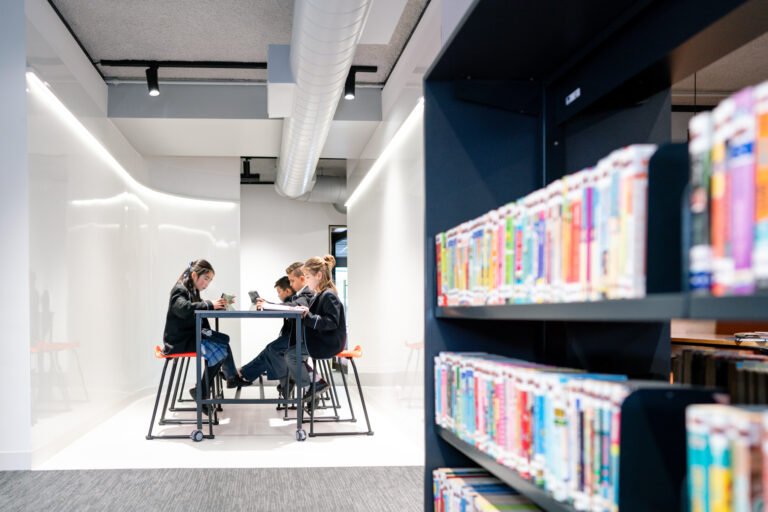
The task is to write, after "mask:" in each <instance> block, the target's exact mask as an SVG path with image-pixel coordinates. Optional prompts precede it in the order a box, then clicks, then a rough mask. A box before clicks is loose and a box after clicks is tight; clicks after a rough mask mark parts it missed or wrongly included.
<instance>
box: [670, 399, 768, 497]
mask: <svg viewBox="0 0 768 512" xmlns="http://www.w3.org/2000/svg"><path fill="white" fill-rule="evenodd" d="M685 422H686V438H687V443H686V450H687V457H686V459H687V465H688V468H687V472H688V495H689V505H690V508H689V510H690V511H691V512H707V511H719V510H723V511H726V510H744V511H752V510H764V508H763V505H764V503H768V481H767V480H766V479H768V410H767V409H766V408H765V407H760V408H758V407H754V406H753V407H734V406H727V405H713V404H710V405H691V406H688V407H687V408H686V411H685Z"/></svg>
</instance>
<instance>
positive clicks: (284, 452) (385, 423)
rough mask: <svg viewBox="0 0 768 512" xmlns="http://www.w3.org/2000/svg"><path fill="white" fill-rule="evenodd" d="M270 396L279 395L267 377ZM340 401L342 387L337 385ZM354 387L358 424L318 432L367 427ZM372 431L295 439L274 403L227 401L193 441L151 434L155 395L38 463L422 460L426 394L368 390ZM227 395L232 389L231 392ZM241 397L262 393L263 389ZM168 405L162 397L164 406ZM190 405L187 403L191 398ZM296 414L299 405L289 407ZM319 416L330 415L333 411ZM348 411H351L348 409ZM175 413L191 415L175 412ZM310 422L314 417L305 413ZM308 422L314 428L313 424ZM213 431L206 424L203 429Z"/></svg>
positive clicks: (181, 430)
mask: <svg viewBox="0 0 768 512" xmlns="http://www.w3.org/2000/svg"><path fill="white" fill-rule="evenodd" d="M265 390H266V393H267V396H268V397H269V396H273V397H274V396H276V392H275V390H274V385H273V383H266V382H265ZM337 390H338V393H339V397H340V400H341V403H342V404H345V403H346V397H345V395H344V388H343V387H341V386H339V387H338V388H337ZM350 391H351V393H352V399H353V405H354V410H355V416H356V417H357V418H358V421H357V422H356V423H349V422H345V423H321V424H316V425H317V430H318V431H323V432H325V431H333V430H350V429H360V430H365V419H364V417H363V411H362V407H361V406H360V403H359V400H356V396H357V391H356V389H350ZM363 392H364V393H365V400H366V405H367V407H368V414H369V417H370V420H371V428H372V430H373V431H374V435H373V436H365V435H363V436H333V437H312V438H308V439H307V440H306V441H304V442H298V441H296V440H295V432H296V421H295V420H293V421H284V420H283V416H282V415H283V411H276V410H275V406H274V405H245V404H243V405H241V404H238V405H225V406H224V412H223V413H220V425H218V426H214V434H215V436H216V437H215V439H206V440H203V441H202V442H199V443H195V442H192V441H191V440H186V439H179V440H176V439H174V440H168V439H155V440H151V441H148V440H146V439H145V435H146V433H147V429H148V427H149V419H150V416H151V413H152V406H153V404H154V395H152V396H146V397H143V398H141V399H138V400H136V401H134V402H133V403H131V404H130V405H129V406H127V407H126V408H125V409H123V410H122V411H120V412H119V413H117V414H116V415H114V416H113V417H111V418H109V419H108V420H106V421H105V422H103V423H101V424H99V425H97V426H96V427H95V428H93V429H92V430H91V431H90V432H88V433H86V434H85V435H83V436H82V437H81V438H79V439H77V440H76V441H74V442H73V443H71V444H70V445H68V446H67V447H66V448H64V449H63V450H61V451H60V452H58V453H56V454H55V455H53V456H52V457H50V458H49V459H47V460H45V461H43V462H40V463H38V464H36V467H34V468H33V469H42V470H53V469H110V468H166V467H178V468H211V467H214V468H215V467H226V468H236V467H313V466H411V465H413V466H421V465H423V464H424V441H423V435H424V420H423V414H424V411H423V392H422V390H421V389H420V388H415V387H407V388H403V387H379V386H370V387H365V388H363ZM226 395H227V397H231V396H232V395H233V390H227V393H226ZM242 396H243V397H253V398H257V397H258V387H253V388H245V389H244V390H243V394H242ZM160 405H161V406H162V401H161V404H160ZM185 405H188V404H185ZM290 412H295V411H290ZM319 414H324V415H327V414H329V412H328V411H322V412H321V413H319ZM341 415H342V417H349V416H348V410H347V409H346V408H345V409H344V410H342V412H341ZM169 417H179V418H181V417H192V413H189V412H187V413H172V415H171V416H169ZM307 421H308V418H307ZM194 428H195V427H194V426H193V425H181V426H164V427H158V426H156V427H155V430H154V431H153V434H183V435H187V434H189V433H190V432H191V431H192V430H193V429H194ZM304 428H305V429H306V431H307V432H309V424H308V423H307V424H305V425H304ZM204 431H205V432H206V433H207V426H206V427H205V428H204Z"/></svg>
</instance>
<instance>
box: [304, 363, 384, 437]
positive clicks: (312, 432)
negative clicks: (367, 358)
mask: <svg viewBox="0 0 768 512" xmlns="http://www.w3.org/2000/svg"><path fill="white" fill-rule="evenodd" d="M346 359H347V360H348V361H349V362H350V364H352V369H353V370H354V373H355V381H356V382H357V391H358V393H359V394H360V402H361V404H362V406H363V414H364V415H365V423H366V425H367V427H368V430H366V431H363V432H359V431H347V432H322V433H320V432H315V430H314V424H315V422H322V421H336V422H342V421H349V422H356V421H357V420H356V419H355V412H354V409H353V407H352V398H351V396H350V394H349V386H348V385H347V379H346V376H345V375H344V372H343V371H342V372H341V379H342V381H343V382H344V391H345V393H346V395H347V403H348V404H349V411H350V414H351V416H352V417H351V418H350V419H343V420H342V419H338V416H337V417H335V418H333V417H325V418H315V416H314V414H315V408H314V407H313V405H314V402H315V382H314V381H313V382H312V402H311V404H310V409H309V436H310V437H317V436H352V435H369V436H371V435H373V430H371V422H370V419H369V417H368V408H367V407H366V405H365V397H364V396H363V388H362V385H361V384H360V375H359V374H358V373H357V366H356V365H355V362H354V360H353V359H352V358H351V357H348V358H346ZM316 363H317V364H320V365H322V364H324V363H325V364H327V361H325V360H323V361H316ZM327 375H328V377H329V379H330V380H331V382H333V375H332V372H331V373H329V374H327ZM331 385H332V386H333V384H331ZM329 391H330V390H329ZM333 393H334V392H333V391H331V392H330V395H331V401H332V402H333V397H334V394H333ZM336 397H337V398H336V400H337V401H338V394H337V395H336Z"/></svg>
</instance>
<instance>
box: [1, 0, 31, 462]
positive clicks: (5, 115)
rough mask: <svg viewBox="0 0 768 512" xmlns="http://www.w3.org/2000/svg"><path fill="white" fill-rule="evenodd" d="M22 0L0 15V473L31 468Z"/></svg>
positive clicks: (14, 1)
mask: <svg viewBox="0 0 768 512" xmlns="http://www.w3.org/2000/svg"><path fill="white" fill-rule="evenodd" d="M24 28H25V27H24V1H23V0H10V1H6V2H4V3H3V7H2V16H0V76H1V77H2V78H3V79H2V80H0V112H2V116H0V155H3V163H2V165H0V205H2V206H1V207H0V240H2V250H1V251H0V269H2V270H1V271H0V272H1V273H2V280H3V290H2V294H0V310H2V311H3V335H2V337H0V350H2V354H3V356H2V358H0V388H2V389H3V394H2V399H0V405H2V409H3V411H4V412H5V414H3V419H2V422H0V469H28V468H29V464H30V432H29V418H30V405H29V397H30V382H29V348H28V342H29V308H28V307H27V305H28V304H29V259H28V258H29V175H28V173H27V134H26V130H25V125H26V118H27V113H26V109H25V107H24V87H25V86H24V70H25V67H26V43H25V35H24V33H25V30H24Z"/></svg>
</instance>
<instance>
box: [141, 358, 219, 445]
mask: <svg viewBox="0 0 768 512" xmlns="http://www.w3.org/2000/svg"><path fill="white" fill-rule="evenodd" d="M196 355H197V354H195V352H185V353H182V354H170V355H165V354H163V350H162V349H161V348H160V347H159V346H155V357H156V358H157V359H164V360H165V364H164V365H163V372H162V373H161V374H160V385H158V387H157V397H156V398H155V408H154V409H153V410H152V420H151V421H150V422H149V433H147V439H189V438H190V437H192V438H193V439H195V440H201V439H202V438H203V437H205V438H213V425H218V417H217V414H216V411H217V408H216V407H213V409H212V411H211V412H212V414H209V415H208V427H209V434H208V435H205V436H204V435H203V433H202V432H201V431H199V430H194V431H193V432H192V434H190V435H187V436H184V435H161V436H153V435H152V429H153V428H154V426H155V417H156V416H157V406H158V405H159V404H160V395H161V394H162V392H163V384H164V383H165V372H166V370H167V369H168V363H169V362H170V361H173V366H171V375H170V378H169V379H168V390H167V391H166V393H165V403H164V404H163V410H162V412H161V414H160V421H159V422H158V424H160V425H166V424H174V425H187V424H190V425H191V424H196V423H197V420H195V419H166V418H165V413H166V412H167V411H168V410H169V409H168V400H169V399H170V397H171V389H172V388H173V384H174V379H173V378H174V375H175V374H176V367H177V366H178V363H179V360H182V361H183V359H184V358H188V359H190V358H191V359H194V358H195V356H196ZM211 384H212V385H213V386H212V387H217V388H219V389H221V388H220V386H215V384H214V383H211ZM176 385H177V388H178V381H176ZM217 392H218V390H214V394H217ZM175 394H176V393H175V391H174V395H175ZM175 410H186V409H180V408H176V409H175ZM189 410H195V411H196V410H197V408H189Z"/></svg>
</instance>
